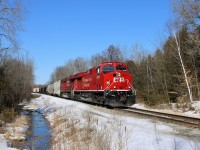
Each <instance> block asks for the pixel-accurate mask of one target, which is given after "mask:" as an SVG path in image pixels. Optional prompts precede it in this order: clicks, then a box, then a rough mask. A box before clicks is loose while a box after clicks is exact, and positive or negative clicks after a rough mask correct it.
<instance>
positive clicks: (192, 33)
mask: <svg viewBox="0 0 200 150" xmlns="http://www.w3.org/2000/svg"><path fill="white" fill-rule="evenodd" d="M173 10H174V16H175V17H174V19H173V20H172V21H169V22H168V23H167V25H166V28H167V31H168V36H167V38H166V39H165V40H164V41H162V40H158V42H157V43H156V44H157V45H161V46H159V47H158V48H157V49H155V53H154V54H146V53H145V52H144V50H143V48H142V47H139V46H137V45H135V46H133V47H132V49H131V50H124V49H121V48H120V47H119V46H116V45H109V46H108V48H107V49H105V50H104V51H102V52H101V53H97V54H95V55H93V56H91V58H90V59H85V58H83V57H78V58H76V59H74V60H69V61H68V62H67V63H66V64H65V65H63V66H58V67H57V68H56V69H55V70H54V72H53V73H52V75H51V78H50V83H51V82H54V81H57V80H59V79H63V78H66V77H68V76H70V75H72V74H75V73H78V72H83V71H86V70H88V69H89V68H91V67H94V66H97V65H99V64H100V63H101V62H104V61H123V62H125V63H127V65H128V66H129V72H130V73H131V74H132V76H133V86H134V88H135V89H136V90H137V99H139V100H143V101H144V102H145V103H146V104H148V105H156V104H160V103H169V102H175V101H177V100H178V101H182V102H193V101H194V100H199V99H200V1H196V0H180V1H179V0H176V1H173ZM159 41H162V42H159Z"/></svg>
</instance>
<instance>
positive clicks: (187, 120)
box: [123, 107, 200, 128]
mask: <svg viewBox="0 0 200 150" xmlns="http://www.w3.org/2000/svg"><path fill="white" fill-rule="evenodd" d="M123 110H124V111H126V112H130V113H136V114H140V115H143V116H149V117H154V118H158V119H162V120H163V119H164V120H167V121H171V122H173V123H181V124H187V125H189V126H193V127H196V128H200V118H197V117H189V116H182V115H177V114H171V113H165V112H158V111H152V110H146V109H139V108H132V107H128V108H127V109H123Z"/></svg>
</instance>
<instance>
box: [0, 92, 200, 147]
mask: <svg viewBox="0 0 200 150" xmlns="http://www.w3.org/2000/svg"><path fill="white" fill-rule="evenodd" d="M26 109H32V110H37V111H40V112H42V113H44V115H45V117H46V118H47V120H48V121H49V122H50V125H51V128H52V149H92V150H93V149H113V150H115V149H130V150H132V149H134V150H135V149H136V150H146V149H148V150H200V131H199V130H198V129H191V128H187V127H183V126H179V125H175V124H167V123H163V122H159V121H156V120H151V119H144V118H138V117H136V116H134V115H130V114H125V113H122V112H120V111H117V110H115V109H107V108H103V107H98V106H93V105H87V104H84V103H80V102H76V101H71V100H66V99H62V98H57V97H52V96H47V95H41V96H40V97H39V98H36V99H33V100H32V101H31V103H30V104H29V105H27V106H26ZM0 137H1V136H0ZM1 145H2V144H1V141H0V149H2V148H1Z"/></svg>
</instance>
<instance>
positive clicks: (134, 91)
mask: <svg viewBox="0 0 200 150" xmlns="http://www.w3.org/2000/svg"><path fill="white" fill-rule="evenodd" d="M126 80H127V84H128V85H130V86H131V90H132V91H133V93H134V94H135V95H136V90H135V89H134V88H133V86H132V85H131V84H130V82H129V80H128V79H126Z"/></svg>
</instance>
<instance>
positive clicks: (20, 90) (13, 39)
mask: <svg viewBox="0 0 200 150" xmlns="http://www.w3.org/2000/svg"><path fill="white" fill-rule="evenodd" d="M23 15H24V7H23V3H22V1H21V0H12V1H11V0H0V113H1V112H3V114H4V116H6V117H8V116H11V115H10V114H12V112H14V110H15V107H16V105H17V104H19V103H20V102H22V100H24V99H26V100H27V99H30V97H31V95H30V94H31V92H32V86H33V82H34V73H33V61H32V60H31V59H29V58H28V56H27V54H23V52H22V51H21V49H20V44H19V42H18V38H17V35H18V33H19V32H21V31H22V21H23V18H24V16H23ZM12 116H13V114H12ZM0 119H1V118H0Z"/></svg>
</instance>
